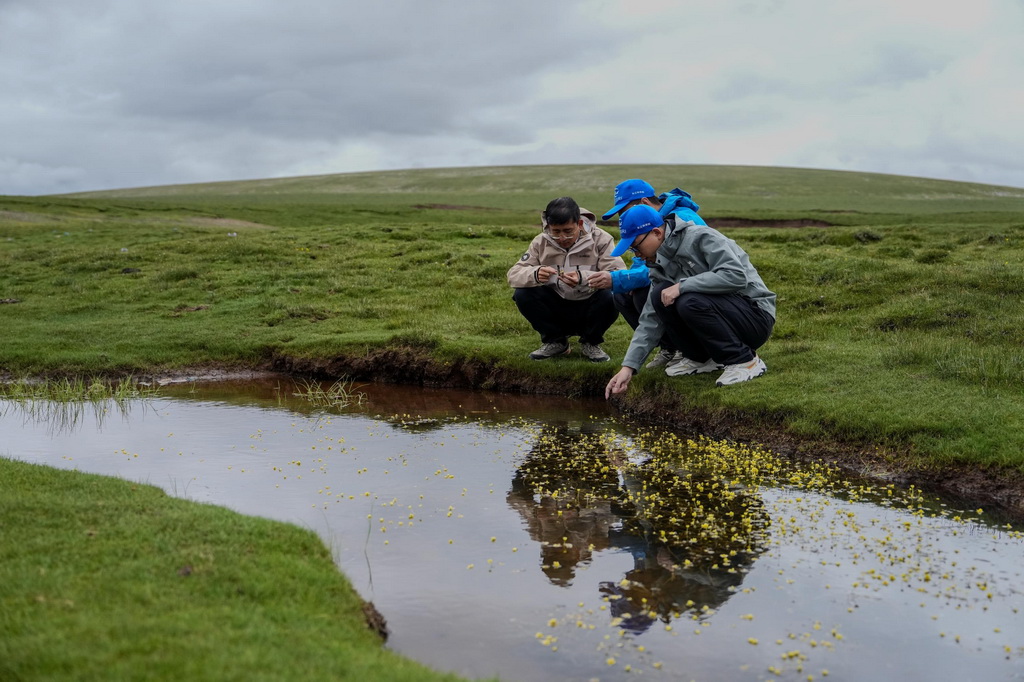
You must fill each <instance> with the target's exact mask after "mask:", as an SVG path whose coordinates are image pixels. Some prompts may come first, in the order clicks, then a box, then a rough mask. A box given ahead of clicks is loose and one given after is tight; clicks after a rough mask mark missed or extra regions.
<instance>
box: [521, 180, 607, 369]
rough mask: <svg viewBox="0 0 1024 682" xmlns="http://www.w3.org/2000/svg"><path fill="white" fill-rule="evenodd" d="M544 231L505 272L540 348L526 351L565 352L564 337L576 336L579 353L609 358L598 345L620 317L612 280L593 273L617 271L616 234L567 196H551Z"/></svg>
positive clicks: (537, 356) (537, 355)
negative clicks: (607, 280) (599, 223)
mask: <svg viewBox="0 0 1024 682" xmlns="http://www.w3.org/2000/svg"><path fill="white" fill-rule="evenodd" d="M541 221H542V223H543V230H542V231H541V233H540V234H538V235H537V236H536V237H534V238H533V241H532V242H531V243H530V247H529V249H527V251H526V253H524V254H523V256H522V258H520V259H519V262H518V263H516V264H515V265H513V266H512V267H511V268H510V269H509V271H508V283H509V286H511V287H512V288H513V289H515V291H514V293H513V295H512V300H514V301H515V303H516V307H517V308H519V312H520V313H522V315H523V317H525V318H526V319H527V321H528V322H529V323H530V325H531V326H532V327H533V328H534V329H535V330H537V332H538V333H539V334H540V338H541V347H540V348H538V349H537V350H535V351H533V352H532V353H530V357H531V358H532V359H534V360H546V359H548V358H551V357H555V356H558V355H567V354H569V352H570V347H569V337H570V336H579V337H580V352H581V353H582V355H583V357H585V358H586V359H587V360H590V361H591V362H607V361H608V360H609V359H610V358H609V357H608V354H607V353H605V352H604V350H603V349H602V348H601V343H602V342H603V341H604V333H605V332H606V331H608V328H609V327H611V326H612V323H613V322H615V320H616V318H617V317H618V316H619V313H618V311H617V310H616V309H615V302H614V300H613V299H612V291H611V282H593V283H591V279H593V276H594V275H595V274H596V273H599V272H608V271H612V270H621V269H623V268H625V267H626V264H625V263H623V262H622V259H621V258H619V257H618V256H612V255H611V252H612V249H614V248H615V238H614V237H612V236H611V235H610V234H608V233H607V232H605V231H604V230H602V229H601V228H599V227H598V226H597V216H596V215H595V214H594V213H593V212H591V211H588V210H587V209H585V208H580V206H579V205H578V204H577V203H576V202H575V201H574V200H573V199H572V197H560V198H558V199H553V200H552V201H551V202H550V203H549V204H548V205H547V208H546V209H545V210H544V212H543V213H542V214H541Z"/></svg>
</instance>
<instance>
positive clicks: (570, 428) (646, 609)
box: [507, 422, 769, 633]
mask: <svg viewBox="0 0 1024 682" xmlns="http://www.w3.org/2000/svg"><path fill="white" fill-rule="evenodd" d="M709 462H715V463H716V467H715V468H711V467H709V466H708V463H709ZM737 462H738V460H736V459H733V460H730V461H729V462H728V464H729V465H735V464H736V463H737ZM686 466H687V462H686V459H685V455H684V457H683V458H682V459H680V458H679V457H678V455H677V457H674V458H672V459H665V458H654V457H651V456H649V455H647V456H644V457H643V458H631V457H630V456H629V453H628V452H627V451H626V450H625V449H624V445H623V442H622V441H621V439H620V438H618V437H615V435H614V434H613V433H612V432H609V431H607V430H603V429H599V428H598V427H597V426H596V425H594V424H593V423H585V424H583V425H580V426H574V425H570V424H568V423H564V422H563V423H557V424H551V423H549V424H547V425H545V426H544V427H543V428H542V429H541V431H540V433H539V435H538V437H537V439H536V442H535V443H534V445H533V447H532V448H531V449H530V451H529V453H528V454H527V456H526V458H525V460H524V461H523V462H522V464H521V465H520V466H519V467H518V469H517V470H516V473H515V476H514V478H513V479H512V486H511V489H510V490H509V493H508V496H507V500H508V503H509V506H511V507H512V508H513V509H515V510H516V511H517V512H519V514H520V515H521V516H522V517H523V519H524V521H525V523H526V527H527V529H528V531H529V533H530V536H531V537H532V538H533V539H534V540H536V541H537V542H538V543H539V545H540V548H541V569H542V570H543V571H544V574H545V575H546V576H547V577H548V579H549V580H550V581H551V582H552V583H553V584H556V585H562V586H568V585H571V584H572V581H573V578H574V577H575V574H576V571H577V567H578V566H579V565H580V564H585V563H589V562H590V560H591V558H592V556H593V553H594V552H595V551H601V550H606V549H615V550H619V551H621V552H628V553H629V554H630V555H631V556H632V557H633V568H632V570H630V571H628V572H627V573H626V574H625V576H624V577H623V578H622V579H621V580H617V581H605V582H602V583H601V584H600V591H601V593H602V594H603V595H605V598H606V601H608V602H610V608H611V612H612V615H613V616H614V617H615V619H616V621H617V623H618V624H619V625H620V626H621V627H622V628H623V629H626V630H628V631H631V632H634V633H640V632H643V631H645V630H647V629H648V628H649V627H650V626H651V625H652V624H653V623H654V622H655V621H656V620H661V621H663V622H665V623H668V622H669V621H670V620H672V619H674V618H679V617H681V616H682V615H683V614H684V613H695V614H708V613H710V612H711V610H712V609H715V608H718V606H720V605H721V604H723V603H724V602H725V601H726V600H727V599H728V598H729V596H730V595H731V594H732V593H733V592H734V591H735V588H736V587H737V586H738V585H739V584H740V583H741V582H742V580H743V574H744V573H745V572H746V571H747V570H748V569H749V567H750V565H751V564H752V563H753V561H754V560H755V558H756V557H757V555H758V554H760V553H762V552H763V551H765V549H766V548H767V542H768V538H767V528H768V525H769V522H768V515H767V514H766V512H765V508H764V504H763V502H762V501H761V500H760V499H759V498H758V496H757V494H756V492H753V491H752V490H750V489H748V488H747V487H745V486H744V485H743V484H742V483H740V482H739V480H737V472H735V471H730V470H727V469H726V468H723V467H722V465H721V460H713V459H707V458H706V459H704V460H703V461H702V466H701V467H700V470H698V471H696V472H695V471H688V470H687V469H686ZM698 617H699V616H698Z"/></svg>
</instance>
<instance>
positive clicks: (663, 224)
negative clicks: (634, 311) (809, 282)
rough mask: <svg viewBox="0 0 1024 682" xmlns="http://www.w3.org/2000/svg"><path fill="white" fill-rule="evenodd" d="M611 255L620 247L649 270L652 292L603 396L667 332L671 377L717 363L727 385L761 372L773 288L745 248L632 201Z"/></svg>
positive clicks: (621, 386) (625, 380)
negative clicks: (675, 355)
mask: <svg viewBox="0 0 1024 682" xmlns="http://www.w3.org/2000/svg"><path fill="white" fill-rule="evenodd" d="M619 232H620V234H621V239H620V240H619V243H618V244H617V245H616V247H615V250H614V251H612V253H613V254H615V255H619V254H622V253H624V252H625V251H626V250H627V249H629V250H631V251H633V253H634V256H638V257H640V258H643V259H644V261H646V262H647V265H648V267H650V270H651V282H652V286H651V293H650V295H649V297H648V300H647V303H646V304H645V306H644V311H643V313H642V314H641V316H640V324H639V326H638V327H637V329H636V331H635V332H634V333H633V339H632V340H631V341H630V343H629V348H628V349H627V351H626V356H625V358H624V359H623V361H622V369H620V370H619V371H618V372H617V373H616V374H615V376H613V377H612V379H611V381H609V382H608V385H607V387H606V388H605V397H611V395H613V394H616V393H622V392H624V391H625V390H626V388H627V387H628V386H629V382H630V380H631V379H632V378H633V375H634V374H636V372H637V371H639V368H640V365H641V363H643V361H644V358H646V357H647V355H648V353H650V352H651V350H652V349H653V348H654V346H655V345H657V343H658V340H659V339H660V338H661V336H662V334H666V333H667V334H668V335H669V337H670V338H671V339H672V343H673V344H675V346H676V348H678V349H679V350H680V351H681V352H682V353H683V355H684V356H685V357H684V359H683V360H680V361H677V362H676V363H675V364H674V365H673V374H674V375H675V376H680V375H687V374H703V373H706V372H714V371H717V370H724V371H723V372H722V375H721V376H720V377H719V378H718V380H717V381H716V382H715V383H716V384H717V385H718V386H728V385H731V384H737V383H740V382H743V381H748V380H750V379H754V378H756V377H759V376H761V375H762V374H764V373H765V371H767V366H766V365H765V363H764V361H763V360H761V358H759V357H758V356H757V353H756V350H757V349H758V348H760V347H761V346H762V345H763V344H764V343H765V341H767V340H768V337H769V336H770V335H771V332H772V328H773V327H774V325H775V294H774V293H773V292H771V291H769V289H768V287H766V286H765V284H764V282H763V281H762V280H761V276H760V275H759V274H758V273H757V270H756V269H755V268H754V266H753V265H751V263H750V258H749V257H748V256H747V253H746V252H745V251H744V250H743V249H741V248H740V247H739V245H738V244H736V242H734V241H733V240H732V239H729V238H728V237H726V236H725V235H723V234H722V233H721V232H719V231H718V230H715V229H713V228H710V227H707V226H704V225H696V224H694V223H693V222H691V221H688V220H682V219H680V218H678V217H677V216H674V215H672V216H669V217H668V219H667V220H666V219H663V218H662V217H661V215H660V214H659V213H658V212H657V211H656V210H654V209H653V208H652V207H650V206H647V205H642V206H633V207H632V208H630V209H628V210H627V211H626V212H625V213H623V215H622V219H621V221H620V223H619Z"/></svg>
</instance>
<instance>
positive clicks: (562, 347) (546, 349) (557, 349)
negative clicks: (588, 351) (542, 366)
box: [530, 341, 586, 360]
mask: <svg viewBox="0 0 1024 682" xmlns="http://www.w3.org/2000/svg"><path fill="white" fill-rule="evenodd" d="M584 345H586V344H584ZM569 350H570V349H569V342H568V341H562V342H561V343H545V344H543V345H542V346H541V347H540V348H538V349H537V350H535V351H533V352H532V353H530V358H531V359H533V360H547V359H548V358H553V357H555V356H556V355H568V354H569Z"/></svg>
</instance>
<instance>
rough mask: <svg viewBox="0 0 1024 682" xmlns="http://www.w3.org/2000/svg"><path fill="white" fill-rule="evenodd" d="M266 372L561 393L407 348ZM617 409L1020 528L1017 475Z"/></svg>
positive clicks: (732, 416)
mask: <svg viewBox="0 0 1024 682" xmlns="http://www.w3.org/2000/svg"><path fill="white" fill-rule="evenodd" d="M266 369H268V370H271V371H273V372H280V373H285V374H294V375H299V374H301V375H310V376H317V377H323V378H340V377H348V378H350V379H354V380H359V381H384V382H391V383H404V384H415V385H421V386H431V387H441V388H473V389H484V390H494V391H504V392H516V393H534V394H549V395H564V394H565V385H564V383H561V382H556V381H555V380H553V379H548V378H544V377H538V376H533V375H530V374H527V373H524V372H521V371H515V370H511V369H509V368H506V367H500V366H497V365H495V364H494V363H493V362H489V361H482V360H479V359H474V358H464V359H459V360H453V361H451V362H441V361H438V360H437V359H436V358H434V357H432V356H431V355H430V352H429V351H428V350H424V349H419V348H408V347H406V348H381V349H377V350H374V351H372V352H371V353H369V354H368V355H365V356H359V357H334V358H319V359H308V358H295V357H290V356H285V355H276V356H274V357H272V358H270V359H269V360H268V362H267V365H266ZM604 386H605V379H604V378H594V379H592V380H584V381H582V382H579V383H576V384H574V385H573V393H574V395H577V396H578V395H586V396H600V395H602V394H603V393H604ZM615 405H616V407H617V408H618V409H620V410H621V411H622V413H623V414H624V415H625V416H627V417H628V418H629V419H631V420H634V421H636V422H639V423H642V424H651V425H661V426H670V427H672V428H673V429H676V430H678V431H682V432H684V433H687V434H691V435H694V436H697V435H706V436H709V437H712V438H716V439H730V440H736V441H741V442H747V443H759V444H761V445H763V446H765V447H767V448H769V449H771V450H772V451H774V452H777V453H779V454H781V455H784V456H786V457H790V458H793V459H796V460H799V461H818V462H827V463H830V464H834V465H835V466H838V467H839V468H841V469H843V470H845V471H847V472H850V473H853V474H855V475H857V476H863V477H865V478H870V479H872V480H874V481H882V482H885V483H894V484H897V485H900V486H908V485H915V486H917V487H919V488H921V489H922V490H925V491H927V492H929V493H933V494H936V495H939V496H941V497H943V498H945V499H947V500H948V501H949V502H950V503H955V504H957V506H962V507H968V508H972V509H973V508H976V507H982V508H984V509H985V510H986V511H987V512H990V513H992V514H994V515H996V516H997V517H1000V518H1002V519H1004V520H1007V521H1014V522H1019V521H1024V475H1022V474H1021V473H1020V472H1018V471H1014V470H1009V469H997V468H989V469H983V470H982V469H977V468H976V467H970V466H965V465H949V466H944V467H941V468H937V467H935V466H934V465H933V464H932V463H929V462H925V461H924V460H922V459H921V458H920V457H917V456H915V455H914V453H913V452H911V451H910V449H909V448H901V447H900V446H899V445H892V444H890V445H887V446H885V447H881V446H879V445H878V444H876V443H871V442H850V441H841V440H834V439H828V438H813V439H812V438H807V437H803V436H798V435H794V434H791V433H788V432H787V431H786V429H785V425H784V424H783V422H782V420H781V418H779V417H777V416H772V415H751V414H748V413H738V412H730V411H727V410H719V411H714V412H709V411H707V410H701V409H695V408H694V407H693V406H692V405H687V402H686V396H685V395H682V394H680V393H678V392H675V391H672V390H671V389H670V388H668V387H665V388H663V389H662V390H660V391H655V392H650V391H647V392H643V393H635V394H631V395H630V396H629V397H624V398H617V399H615Z"/></svg>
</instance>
